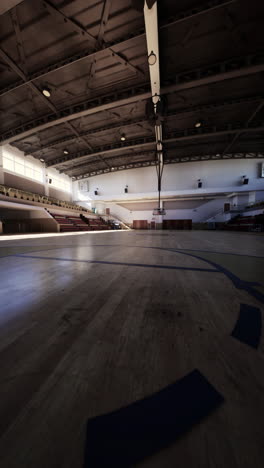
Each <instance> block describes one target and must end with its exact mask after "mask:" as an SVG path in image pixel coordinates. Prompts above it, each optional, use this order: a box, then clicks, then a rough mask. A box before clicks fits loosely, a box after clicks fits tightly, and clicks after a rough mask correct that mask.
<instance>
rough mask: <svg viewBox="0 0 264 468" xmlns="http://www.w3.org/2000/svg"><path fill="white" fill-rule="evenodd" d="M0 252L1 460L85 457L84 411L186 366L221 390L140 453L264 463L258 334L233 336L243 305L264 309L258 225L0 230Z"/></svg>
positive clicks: (221, 465)
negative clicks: (194, 421)
mask: <svg viewBox="0 0 264 468" xmlns="http://www.w3.org/2000/svg"><path fill="white" fill-rule="evenodd" d="M0 255H1V258H0V265H1V282H0V294H1V312H0V466H1V468H18V467H19V468H81V467H82V466H83V452H84V443H85V425H86V422H87V419H88V418H90V417H94V416H96V415H99V414H104V413H107V412H109V411H112V410H114V409H117V408H120V407H123V406H126V405H128V404H129V403H131V402H134V401H135V400H138V399H142V398H143V397H145V396H148V395H152V394H153V393H155V392H157V391H158V390H161V389H163V388H164V387H166V386H167V385H168V384H170V383H173V382H175V381H176V380H177V379H181V378H182V377H183V376H185V375H186V374H188V373H189V372H191V371H192V370H193V369H198V370H199V371H200V372H201V373H202V374H203V375H204V376H205V377H206V378H207V379H208V380H209V382H210V383H211V384H212V385H213V386H214V388H215V389H216V390H217V391H218V392H220V393H221V395H222V396H223V397H224V399H225V403H224V404H223V405H222V406H221V407H219V408H218V409H217V410H216V411H215V412H213V413H212V414H211V415H209V417H208V418H207V419H205V420H203V421H202V422H201V423H200V424H199V425H197V426H195V427H193V428H192V429H191V430H190V431H189V432H188V433H186V434H185V435H184V436H183V437H181V438H180V439H179V440H176V441H175V443H173V444H172V445H171V446H170V447H168V448H166V449H164V450H162V451H160V452H159V453H157V454H155V455H153V456H152V457H150V458H148V459H146V460H144V461H142V462H140V463H139V464H138V465H137V466H139V467H142V468H143V467H144V468H159V467H162V468H173V467H176V466H177V467H180V468H185V467H186V468H207V467H210V468H213V467H216V468H229V467H232V468H253V467H254V468H262V467H263V465H264V443H263V440H264V439H263V437H264V355H263V351H264V339H263V334H262V335H261V336H260V342H259V343H258V346H255V347H254V346H250V345H248V344H246V343H245V342H243V341H241V340H240V339H237V338H236V337H234V336H232V335H231V334H232V331H233V329H234V327H235V324H236V322H237V320H238V317H239V313H240V308H241V304H246V305H247V306H249V307H254V308H255V309H254V310H256V309H258V310H260V311H261V314H262V318H263V311H264V236H263V235H261V234H259V235H258V234H254V233H252V234H251V233H248V234H247V233H236V232H232V233H228V232H210V231H206V232H205V231H204V232H202V231H174V232H173V231H171V232H169V231H155V232H150V231H148V232H147V231H130V232H127V231H126V232H112V233H109V232H108V233H100V234H89V233H88V234H83V235H74V236H56V237H43V238H42V237H39V238H35V239H22V240H21V239H19V240H18V239H13V240H12V239H11V238H10V240H3V241H0ZM252 310H253V309H252ZM193 391H194V393H195V388H194V389H193Z"/></svg>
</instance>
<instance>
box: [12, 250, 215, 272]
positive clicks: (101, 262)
mask: <svg viewBox="0 0 264 468" xmlns="http://www.w3.org/2000/svg"><path fill="white" fill-rule="evenodd" d="M12 256H13V257H19V258H32V259H37V260H56V261H61V262H76V263H90V264H102V265H119V266H131V267H143V268H163V269H166V270H187V271H200V272H205V273H208V272H209V273H219V271H218V270H215V269H212V268H192V267H180V266H179V267H178V266H174V265H154V264H152V265H151V264H147V263H128V262H107V261H106V260H78V259H73V258H61V257H41V256H38V255H23V254H17V255H12Z"/></svg>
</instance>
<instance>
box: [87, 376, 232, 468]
mask: <svg viewBox="0 0 264 468" xmlns="http://www.w3.org/2000/svg"><path fill="white" fill-rule="evenodd" d="M223 402H224V398H223V397H222V395H220V393H218V392H217V390H216V389H215V388H214V387H213V386H212V385H211V384H210V383H209V382H208V381H207V379H206V378H205V377H204V376H203V375H202V374H201V373H200V372H199V371H198V370H196V369H195V370H194V371H192V372H191V373H190V374H188V375H186V376H185V377H183V378H182V379H180V380H178V381H177V382H176V383H173V384H171V385H169V386H168V387H166V388H165V389H163V390H161V391H159V392H157V393H155V394H154V395H151V396H150V397H147V398H144V399H143V400H140V401H136V402H134V403H132V404H130V405H129V406H126V407H125V408H121V409H118V410H117V411H113V412H112V413H108V414H104V415H102V416H97V417H95V418H93V419H90V420H88V423H87V439H86V447H85V465H84V468H110V467H111V468H129V467H134V466H135V464H136V463H139V462H140V461H141V460H143V459H144V458H146V457H148V456H151V455H153V454H155V453H156V452H158V451H159V450H161V449H164V448H165V447H168V446H169V445H170V444H172V443H173V442H175V441H176V440H177V439H178V438H179V437H180V436H182V435H183V434H184V433H186V432H187V431H189V430H190V429H192V427H193V426H194V425H195V424H197V423H198V422H200V421H201V420H202V419H204V418H205V417H207V416H208V415H209V414H210V413H211V412H212V411H214V410H215V409H216V408H217V407H219V406H220V405H221V404H222V403H223ZM176 464H177V463H176Z"/></svg>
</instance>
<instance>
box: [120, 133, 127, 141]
mask: <svg viewBox="0 0 264 468" xmlns="http://www.w3.org/2000/svg"><path fill="white" fill-rule="evenodd" d="M120 140H121V141H126V135H125V134H124V133H122V135H121V138H120Z"/></svg>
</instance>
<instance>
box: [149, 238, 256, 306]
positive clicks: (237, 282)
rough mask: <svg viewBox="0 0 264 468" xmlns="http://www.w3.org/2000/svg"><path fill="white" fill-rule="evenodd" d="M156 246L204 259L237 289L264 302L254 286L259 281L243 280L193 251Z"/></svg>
mask: <svg viewBox="0 0 264 468" xmlns="http://www.w3.org/2000/svg"><path fill="white" fill-rule="evenodd" d="M154 248H156V249H161V250H167V251H168V252H175V253H180V254H182V255H187V256H189V257H193V258H197V259H198V260H203V261H204V262H206V263H208V264H209V265H211V266H212V267H214V268H216V269H217V270H218V271H219V272H220V273H223V274H224V275H225V276H226V277H227V278H228V279H230V281H232V283H233V285H234V286H235V287H236V288H237V289H243V290H244V291H246V292H247V293H248V294H250V295H251V296H253V297H254V298H255V299H257V300H258V301H260V302H262V303H264V294H262V293H261V292H260V291H258V290H257V289H254V288H253V286H256V285H258V283H256V282H252V281H243V280H241V279H240V278H239V277H238V276H236V275H234V273H232V272H231V271H229V270H227V268H224V267H222V265H219V263H216V262H212V261H211V260H208V259H206V258H203V257H200V255H194V254H191V253H188V252H182V251H180V250H178V249H172V248H161V247H154Z"/></svg>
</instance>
